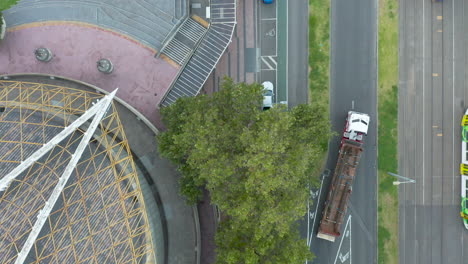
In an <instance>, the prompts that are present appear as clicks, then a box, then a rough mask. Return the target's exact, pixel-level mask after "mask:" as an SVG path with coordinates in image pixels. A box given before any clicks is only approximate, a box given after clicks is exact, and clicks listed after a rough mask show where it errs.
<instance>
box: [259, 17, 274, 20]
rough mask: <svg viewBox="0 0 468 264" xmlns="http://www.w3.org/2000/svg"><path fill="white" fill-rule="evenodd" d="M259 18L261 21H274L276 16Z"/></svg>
mask: <svg viewBox="0 0 468 264" xmlns="http://www.w3.org/2000/svg"><path fill="white" fill-rule="evenodd" d="M261 20H262V21H276V17H272V18H262V19H261Z"/></svg>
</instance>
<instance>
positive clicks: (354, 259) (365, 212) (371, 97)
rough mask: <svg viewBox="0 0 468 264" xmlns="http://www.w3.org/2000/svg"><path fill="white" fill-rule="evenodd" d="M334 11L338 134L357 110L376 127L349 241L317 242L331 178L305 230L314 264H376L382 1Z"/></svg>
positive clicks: (347, 4)
mask: <svg viewBox="0 0 468 264" xmlns="http://www.w3.org/2000/svg"><path fill="white" fill-rule="evenodd" d="M331 9H332V13H331V67H330V70H331V71H330V75H331V76H330V78H331V83H330V117H331V122H332V128H333V130H334V131H336V132H337V133H338V134H339V135H340V134H341V132H342V131H343V128H344V124H345V119H346V114H347V111H349V110H353V109H354V110H355V111H360V112H364V113H368V114H369V115H370V117H371V122H370V127H369V135H368V136H367V138H365V151H364V154H363V156H362V159H361V162H360V165H359V167H358V171H357V174H356V175H357V176H356V180H355V181H354V184H353V194H352V195H351V202H350V206H349V208H348V212H347V215H346V217H345V218H344V219H345V222H344V223H343V225H342V228H343V230H342V234H343V235H342V236H341V237H340V238H338V239H337V240H336V241H335V242H334V243H331V242H328V241H325V240H321V239H317V238H316V234H317V227H318V222H319V221H320V220H319V219H320V217H321V212H322V209H323V203H324V199H325V196H326V191H327V188H328V186H329V182H330V179H331V177H326V178H324V180H323V184H322V188H321V189H318V190H315V189H314V190H312V191H311V196H312V198H314V197H316V199H317V197H318V198H319V201H320V202H319V203H318V204H317V202H316V199H315V201H314V202H315V203H314V205H313V206H311V208H309V219H306V222H307V223H305V224H303V226H305V228H308V230H309V232H308V235H307V236H308V238H309V239H310V240H311V241H310V242H311V243H310V247H311V250H312V252H313V253H314V254H315V255H316V256H317V258H316V259H315V260H314V262H313V263H320V264H323V263H366V264H368V263H369V264H371V263H376V262H377V193H376V187H377V165H376V164H377V161H376V158H377V148H376V143H377V137H376V136H377V129H376V128H377V93H376V88H377V1H372V0H355V1H340V2H338V1H337V0H332V1H331ZM339 137H340V136H337V137H335V138H333V139H332V140H331V142H330V145H329V157H328V162H327V168H328V169H330V170H332V171H331V173H333V169H334V166H335V164H336V159H337V156H338V147H339ZM330 175H331V174H330ZM316 205H318V207H317V208H316ZM314 220H315V221H314ZM309 263H310V262H309Z"/></svg>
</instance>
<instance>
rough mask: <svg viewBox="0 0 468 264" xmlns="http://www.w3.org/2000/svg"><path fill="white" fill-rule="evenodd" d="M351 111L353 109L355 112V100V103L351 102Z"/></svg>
mask: <svg viewBox="0 0 468 264" xmlns="http://www.w3.org/2000/svg"><path fill="white" fill-rule="evenodd" d="M351 109H353V110H354V100H353V101H351Z"/></svg>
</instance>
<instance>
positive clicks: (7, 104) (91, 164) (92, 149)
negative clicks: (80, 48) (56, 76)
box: [0, 81, 156, 263]
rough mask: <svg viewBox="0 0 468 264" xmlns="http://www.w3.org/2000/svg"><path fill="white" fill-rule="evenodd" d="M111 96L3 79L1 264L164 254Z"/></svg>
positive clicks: (145, 258) (145, 259) (146, 259)
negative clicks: (155, 242) (155, 237)
mask: <svg viewBox="0 0 468 264" xmlns="http://www.w3.org/2000/svg"><path fill="white" fill-rule="evenodd" d="M112 96H113V95H112V94H111V95H110V97H106V98H104V96H103V95H101V94H98V93H90V92H86V91H82V90H76V89H71V88H65V87H60V86H54V85H49V84H39V83H30V82H18V81H0V263H155V262H156V259H155V255H154V254H155V253H154V250H153V248H154V247H153V242H152V238H151V232H150V226H149V224H148V218H147V212H146V210H145V205H144V202H143V197H142V193H141V190H140V185H139V182H138V177H137V174H136V170H135V165H134V163H133V160H132V157H131V155H130V154H129V153H130V148H129V146H128V143H127V140H126V137H125V134H124V131H123V127H122V125H121V123H120V120H119V118H118V115H117V111H116V109H115V106H114V105H113V104H112V103H111V101H112ZM98 100H100V101H99V102H98ZM95 103H96V105H95V106H93V104H95ZM106 104H107V106H106ZM109 104H110V105H109ZM100 115H101V116H102V119H101V117H99V116H100Z"/></svg>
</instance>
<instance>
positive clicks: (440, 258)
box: [399, 0, 468, 264]
mask: <svg viewBox="0 0 468 264" xmlns="http://www.w3.org/2000/svg"><path fill="white" fill-rule="evenodd" d="M400 4H401V6H400V89H399V91H400V92H399V172H400V174H402V175H403V176H407V177H409V178H414V179H415V180H416V184H404V185H400V187H399V188H400V190H399V201H400V204H399V211H400V214H399V217H400V220H399V230H400V231H399V234H400V237H399V240H400V241H399V242H400V243H399V245H400V254H399V259H400V263H402V264H406V263H408V264H409V263H411V264H414V263H425V264H426V263H427V264H436V263H466V256H468V247H466V246H464V243H466V242H468V231H467V230H465V228H464V227H463V224H462V219H461V218H460V215H459V212H460V202H461V199H460V188H461V187H460V175H459V164H460V153H461V149H460V148H461V144H460V143H461V135H460V130H461V127H460V122H461V118H462V115H463V113H464V111H465V109H466V108H467V106H468V104H467V102H468V93H467V84H466V76H467V75H466V74H467V67H466V66H465V65H466V61H467V60H466V59H467V57H466V56H467V53H466V51H467V50H466V41H467V40H468V39H467V37H468V20H467V19H465V17H464V16H465V14H468V2H466V1H463V0H454V1H445V2H443V3H432V2H431V1H422V0H409V1H401V2H400Z"/></svg>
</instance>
